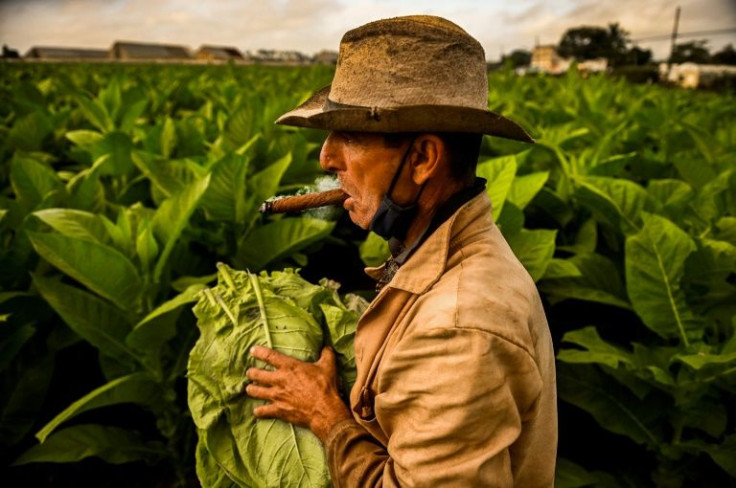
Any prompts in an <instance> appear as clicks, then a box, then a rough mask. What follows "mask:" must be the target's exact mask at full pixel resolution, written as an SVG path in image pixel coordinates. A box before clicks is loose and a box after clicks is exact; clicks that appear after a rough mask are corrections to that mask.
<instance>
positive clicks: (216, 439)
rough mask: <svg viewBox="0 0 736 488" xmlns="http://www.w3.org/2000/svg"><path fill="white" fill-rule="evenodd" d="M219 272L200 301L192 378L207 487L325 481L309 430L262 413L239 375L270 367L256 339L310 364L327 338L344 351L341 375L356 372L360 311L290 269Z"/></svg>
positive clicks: (319, 451)
mask: <svg viewBox="0 0 736 488" xmlns="http://www.w3.org/2000/svg"><path fill="white" fill-rule="evenodd" d="M218 268H219V273H218V283H217V285H216V286H215V287H214V288H208V289H205V290H204V291H203V292H202V293H200V295H199V301H198V302H197V304H196V305H195V307H194V313H195V315H196V316H197V319H198V322H197V325H198V327H199V329H200V332H201V335H200V338H199V340H198V341H197V343H196V344H195V345H194V348H193V349H192V352H191V354H190V356H189V367H188V374H187V377H188V378H189V408H190V410H191V412H192V419H193V420H194V423H195V425H196V426H197V429H198V434H199V445H198V448H197V451H198V460H199V462H198V466H197V473H198V475H199V478H200V481H201V482H202V485H203V486H205V487H210V486H220V485H221V484H222V483H223V482H226V481H227V479H226V478H229V479H230V480H231V481H232V482H234V483H235V484H236V485H238V486H248V487H260V486H307V487H308V486H328V485H329V484H330V477H329V473H328V469H327V460H326V457H325V453H324V449H323V447H322V445H321V444H320V442H319V440H318V439H317V438H316V437H315V436H314V434H312V433H311V432H310V431H309V430H308V429H304V428H302V427H295V426H293V425H290V424H288V423H285V422H283V421H280V420H273V419H265V420H258V419H256V418H255V417H254V416H253V414H252V411H253V408H254V407H256V406H258V405H259V404H261V403H262V402H261V401H260V400H256V399H253V398H251V397H249V396H247V395H245V394H244V391H245V386H246V384H247V379H246V378H245V376H244V374H243V372H244V371H245V370H247V369H248V368H249V367H252V366H259V367H264V364H263V363H261V362H254V361H253V359H252V357H251V356H250V355H249V353H248V351H249V350H250V348H251V347H253V346H254V345H263V346H266V347H269V348H272V349H275V350H277V351H279V352H281V353H283V354H287V355H289V356H292V357H295V358H297V359H300V360H302V361H314V360H316V359H317V358H318V356H319V353H320V351H321V349H322V345H323V342H324V343H327V344H332V345H334V348H335V350H336V352H337V353H338V355H339V356H340V357H341V360H340V366H341V373H342V374H343V377H344V378H345V377H347V378H354V376H355V363H354V353H353V340H352V337H353V335H354V333H355V328H356V325H357V319H358V314H357V313H356V312H355V311H351V310H350V309H348V307H347V306H346V305H345V304H344V303H343V302H342V300H341V299H340V298H339V297H338V295H337V294H336V293H335V290H333V289H331V288H327V287H323V286H316V285H312V284H310V283H309V282H307V281H304V280H303V279H302V278H300V277H299V275H297V274H296V273H293V272H290V271H288V270H287V271H285V272H274V273H273V275H271V276H269V275H267V274H265V273H262V274H261V275H260V276H256V275H254V274H252V273H249V272H247V271H234V270H232V269H231V268H229V267H228V266H226V265H222V264H221V265H219V266H218ZM323 334H325V335H326V336H327V337H328V339H326V340H323ZM348 366H351V367H348ZM223 474H225V476H223Z"/></svg>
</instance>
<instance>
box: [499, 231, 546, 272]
mask: <svg viewBox="0 0 736 488" xmlns="http://www.w3.org/2000/svg"><path fill="white" fill-rule="evenodd" d="M556 235H557V231H556V230H544V229H537V230H527V229H522V230H521V231H520V232H519V233H517V234H515V235H512V236H510V237H509V239H508V242H509V245H510V246H511V249H513V251H514V254H516V257H518V258H519V261H521V264H523V265H524V267H525V268H526V270H527V271H528V272H529V274H530V275H531V276H532V278H533V279H534V281H538V280H539V279H540V278H541V277H542V276H544V273H545V271H546V270H547V266H548V265H549V263H550V261H551V260H552V255H553V254H554V252H555V236H556Z"/></svg>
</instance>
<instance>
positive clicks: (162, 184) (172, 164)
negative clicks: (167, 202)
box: [131, 151, 205, 197]
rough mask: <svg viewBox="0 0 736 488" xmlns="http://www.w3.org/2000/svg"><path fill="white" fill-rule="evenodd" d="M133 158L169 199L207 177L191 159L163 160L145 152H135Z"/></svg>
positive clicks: (142, 171)
mask: <svg viewBox="0 0 736 488" xmlns="http://www.w3.org/2000/svg"><path fill="white" fill-rule="evenodd" d="M131 158H132V161H133V163H134V164H135V165H136V166H137V167H138V169H139V170H140V171H141V173H143V174H144V175H145V176H146V178H148V179H149V180H150V181H151V183H153V185H154V187H155V188H156V189H157V190H158V191H160V192H161V193H163V194H164V195H165V196H167V197H170V196H172V195H175V194H177V193H179V192H181V191H182V190H183V189H184V188H186V187H187V186H188V185H190V184H192V183H194V182H195V181H197V180H200V179H202V178H203V177H204V176H205V170H204V168H202V166H200V165H199V164H197V163H196V162H194V161H193V160H191V159H186V158H185V159H171V160H169V159H163V158H162V157H161V156H159V155H158V154H153V153H149V152H144V151H133V154H132V156H131Z"/></svg>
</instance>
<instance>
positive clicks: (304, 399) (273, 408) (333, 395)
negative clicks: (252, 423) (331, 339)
mask: <svg viewBox="0 0 736 488" xmlns="http://www.w3.org/2000/svg"><path fill="white" fill-rule="evenodd" d="M251 356H253V357H254V358H256V359H260V360H262V361H265V362H266V363H268V364H269V365H271V366H272V367H273V368H274V370H273V371H268V370H265V369H260V368H249V369H248V371H247V372H246V376H247V377H248V379H250V380H251V381H253V383H251V384H249V385H248V386H247V387H246V388H245V391H246V393H247V394H248V395H250V396H252V397H254V398H259V399H262V400H266V401H268V402H269V403H268V404H267V405H262V406H260V407H256V408H254V409H253V415H255V416H256V418H278V419H281V420H284V421H286V422H290V423H292V424H294V425H298V426H300V427H308V428H309V429H310V430H311V431H312V432H314V434H315V435H316V436H317V437H318V438H319V439H320V440H321V441H322V442H324V441H325V439H326V438H327V435H328V434H329V433H330V429H331V428H332V426H333V425H335V424H336V423H337V422H339V421H341V420H343V419H346V418H352V416H351V415H350V412H349V411H348V408H347V407H346V406H345V404H344V403H343V401H342V400H341V399H340V395H339V393H338V387H337V366H336V364H335V353H334V352H333V351H332V349H330V348H329V347H325V348H324V349H322V355H321V356H320V358H319V360H317V361H316V362H314V363H307V362H303V361H299V360H297V359H294V358H291V357H289V356H286V355H284V354H281V353H279V352H277V351H274V350H273V349H269V348H267V347H261V346H255V347H254V348H253V349H251Z"/></svg>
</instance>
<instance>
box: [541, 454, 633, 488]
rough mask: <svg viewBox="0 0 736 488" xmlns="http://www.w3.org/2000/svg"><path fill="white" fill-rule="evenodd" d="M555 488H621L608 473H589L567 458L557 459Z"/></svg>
mask: <svg viewBox="0 0 736 488" xmlns="http://www.w3.org/2000/svg"><path fill="white" fill-rule="evenodd" d="M555 488H620V485H619V484H618V483H617V482H616V479H615V478H614V477H613V476H611V475H610V474H608V473H604V472H602V471H588V470H586V469H585V468H583V467H582V466H579V465H577V464H575V463H573V462H572V461H569V460H567V459H565V458H557V466H556V468H555Z"/></svg>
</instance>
